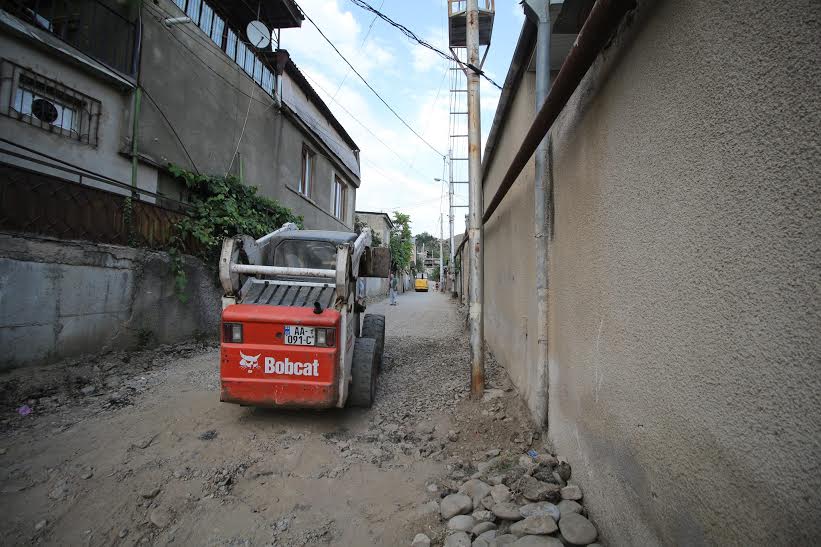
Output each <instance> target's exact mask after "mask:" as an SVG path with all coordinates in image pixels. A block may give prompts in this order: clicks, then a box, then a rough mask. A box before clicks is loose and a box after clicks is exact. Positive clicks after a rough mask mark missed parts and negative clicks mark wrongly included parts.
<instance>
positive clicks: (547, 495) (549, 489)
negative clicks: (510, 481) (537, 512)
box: [519, 475, 561, 502]
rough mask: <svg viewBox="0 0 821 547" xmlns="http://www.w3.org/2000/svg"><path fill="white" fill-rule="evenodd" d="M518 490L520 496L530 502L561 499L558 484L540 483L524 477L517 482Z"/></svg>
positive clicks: (529, 477)
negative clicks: (520, 493)
mask: <svg viewBox="0 0 821 547" xmlns="http://www.w3.org/2000/svg"><path fill="white" fill-rule="evenodd" d="M519 489H520V490H521V492H522V495H523V496H524V497H525V498H526V499H528V500H530V501H551V502H555V501H559V498H560V497H561V495H560V493H559V491H560V487H559V485H558V484H551V483H547V482H542V481H540V480H538V479H535V478H533V477H531V476H528V475H525V476H523V477H522V478H521V479H520V480H519Z"/></svg>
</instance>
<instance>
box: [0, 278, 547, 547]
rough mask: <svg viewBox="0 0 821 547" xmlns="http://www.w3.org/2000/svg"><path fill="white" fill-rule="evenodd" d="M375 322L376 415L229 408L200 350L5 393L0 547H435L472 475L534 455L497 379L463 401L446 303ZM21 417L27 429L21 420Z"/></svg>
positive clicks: (152, 353) (494, 373)
mask: <svg viewBox="0 0 821 547" xmlns="http://www.w3.org/2000/svg"><path fill="white" fill-rule="evenodd" d="M369 311H372V312H376V313H385V315H386V316H387V340H386V348H385V353H386V360H385V367H384V370H383V373H382V375H381V376H380V378H379V386H378V394H377V403H376V404H375V405H374V407H373V408H372V409H370V410H357V409H344V410H334V411H327V412H283V411H272V410H261V409H252V408H243V407H239V406H235V405H230V404H224V403H220V402H219V400H218V398H219V396H218V377H217V366H218V351H217V349H216V348H215V347H213V346H208V345H205V344H200V345H199V346H197V345H187V346H183V347H166V348H160V349H155V350H147V351H145V352H142V353H136V354H124V353H113V354H109V355H106V356H102V357H95V358H91V359H85V360H77V361H75V362H68V363H61V364H59V365H55V366H53V367H47V368H44V369H42V370H35V369H30V370H27V371H15V372H13V373H9V374H6V375H4V376H2V377H0V382H2V386H1V387H2V388H3V393H4V395H3V404H4V406H3V408H2V411H3V414H4V418H3V420H0V426H2V428H3V430H2V433H0V485H1V486H2V493H3V496H2V498H1V500H2V501H0V511H2V515H3V518H2V523H0V533H2V536H3V538H4V543H7V544H23V543H44V544H71V545H111V544H123V545H134V544H158V545H165V544H170V543H174V544H184V545H266V544H274V545H306V544H307V545H315V544H331V545H355V546H363V545H409V544H410V541H411V540H412V538H413V537H414V535H415V534H416V533H418V532H426V533H428V534H429V535H430V536H431V537H432V538H433V539H434V541H435V542H436V541H437V540H438V541H441V538H442V537H443V532H442V524H441V522H440V519H439V517H438V508H437V506H436V505H435V504H432V503H430V502H431V501H432V500H438V499H439V498H440V497H441V496H442V495H444V494H446V493H449V492H452V491H453V488H454V484H456V483H455V482H454V481H459V480H464V478H465V475H466V472H468V473H469V469H470V465H471V464H470V462H471V460H472V459H474V460H475V459H476V458H477V457H480V458H481V457H482V456H481V455H482V454H484V453H485V452H487V451H488V450H490V449H502V450H509V451H510V452H511V453H517V454H521V453H522V451H524V450H527V449H528V448H529V447H530V445H531V442H532V443H533V446H534V447H535V446H536V445H537V444H538V443H537V442H536V441H532V434H531V430H530V429H529V426H528V423H527V421H526V419H524V418H523V413H522V409H521V406H520V403H519V402H518V399H517V397H516V395H515V392H513V391H512V390H511V389H510V388H509V385H508V381H507V379H506V378H505V377H504V376H503V375H502V374H501V373H500V372H499V370H498V369H496V368H493V365H492V362H491V370H490V371H489V377H488V383H489V385H490V387H496V388H501V391H491V392H490V396H489V397H488V398H487V399H488V400H486V401H485V402H473V401H469V400H467V394H468V393H467V387H468V381H469V362H468V361H469V358H468V349H467V338H466V334H465V333H464V331H463V328H464V323H463V320H462V319H461V318H460V316H459V315H458V313H457V310H456V309H455V307H454V305H453V303H452V300H450V299H449V298H448V297H446V296H444V295H441V294H435V293H427V294H426V293H410V294H406V295H403V296H401V297H400V298H399V305H398V306H395V307H392V306H386V305H385V304H377V305H374V306H371V308H370V309H369ZM505 390H507V391H505ZM23 405H27V406H28V407H30V408H31V410H32V412H31V413H30V414H28V415H26V416H22V415H20V412H22V413H23V414H25V412H26V410H25V407H24V406H23ZM18 411H19V412H18ZM536 438H537V439H538V434H537V435H536Z"/></svg>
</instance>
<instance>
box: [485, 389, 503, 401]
mask: <svg viewBox="0 0 821 547" xmlns="http://www.w3.org/2000/svg"><path fill="white" fill-rule="evenodd" d="M504 395H505V392H504V391H502V390H501V389H486V390H485V393H484V395H482V402H483V403H489V402H490V401H492V400H494V399H500V398H502V397H504Z"/></svg>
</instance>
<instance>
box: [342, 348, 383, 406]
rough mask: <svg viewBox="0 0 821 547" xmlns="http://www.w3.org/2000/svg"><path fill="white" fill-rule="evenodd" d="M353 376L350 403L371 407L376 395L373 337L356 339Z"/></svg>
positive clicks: (352, 367) (349, 394) (352, 366)
mask: <svg viewBox="0 0 821 547" xmlns="http://www.w3.org/2000/svg"><path fill="white" fill-rule="evenodd" d="M351 376H352V378H351V389H350V392H349V393H348V404H349V405H350V406H361V407H365V408H370V406H371V405H372V404H373V399H374V397H375V396H376V341H375V340H374V339H373V338H357V339H356V342H355V343H354V346H353V363H351Z"/></svg>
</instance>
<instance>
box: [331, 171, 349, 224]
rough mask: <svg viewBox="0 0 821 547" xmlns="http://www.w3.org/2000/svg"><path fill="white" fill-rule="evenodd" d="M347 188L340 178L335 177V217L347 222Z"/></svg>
mask: <svg viewBox="0 0 821 547" xmlns="http://www.w3.org/2000/svg"><path fill="white" fill-rule="evenodd" d="M346 190H347V187H346V186H345V183H344V182H343V181H342V179H340V178H339V177H338V176H336V175H334V216H335V217H336V218H338V219H339V220H341V221H343V222H344V221H345V193H346Z"/></svg>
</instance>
